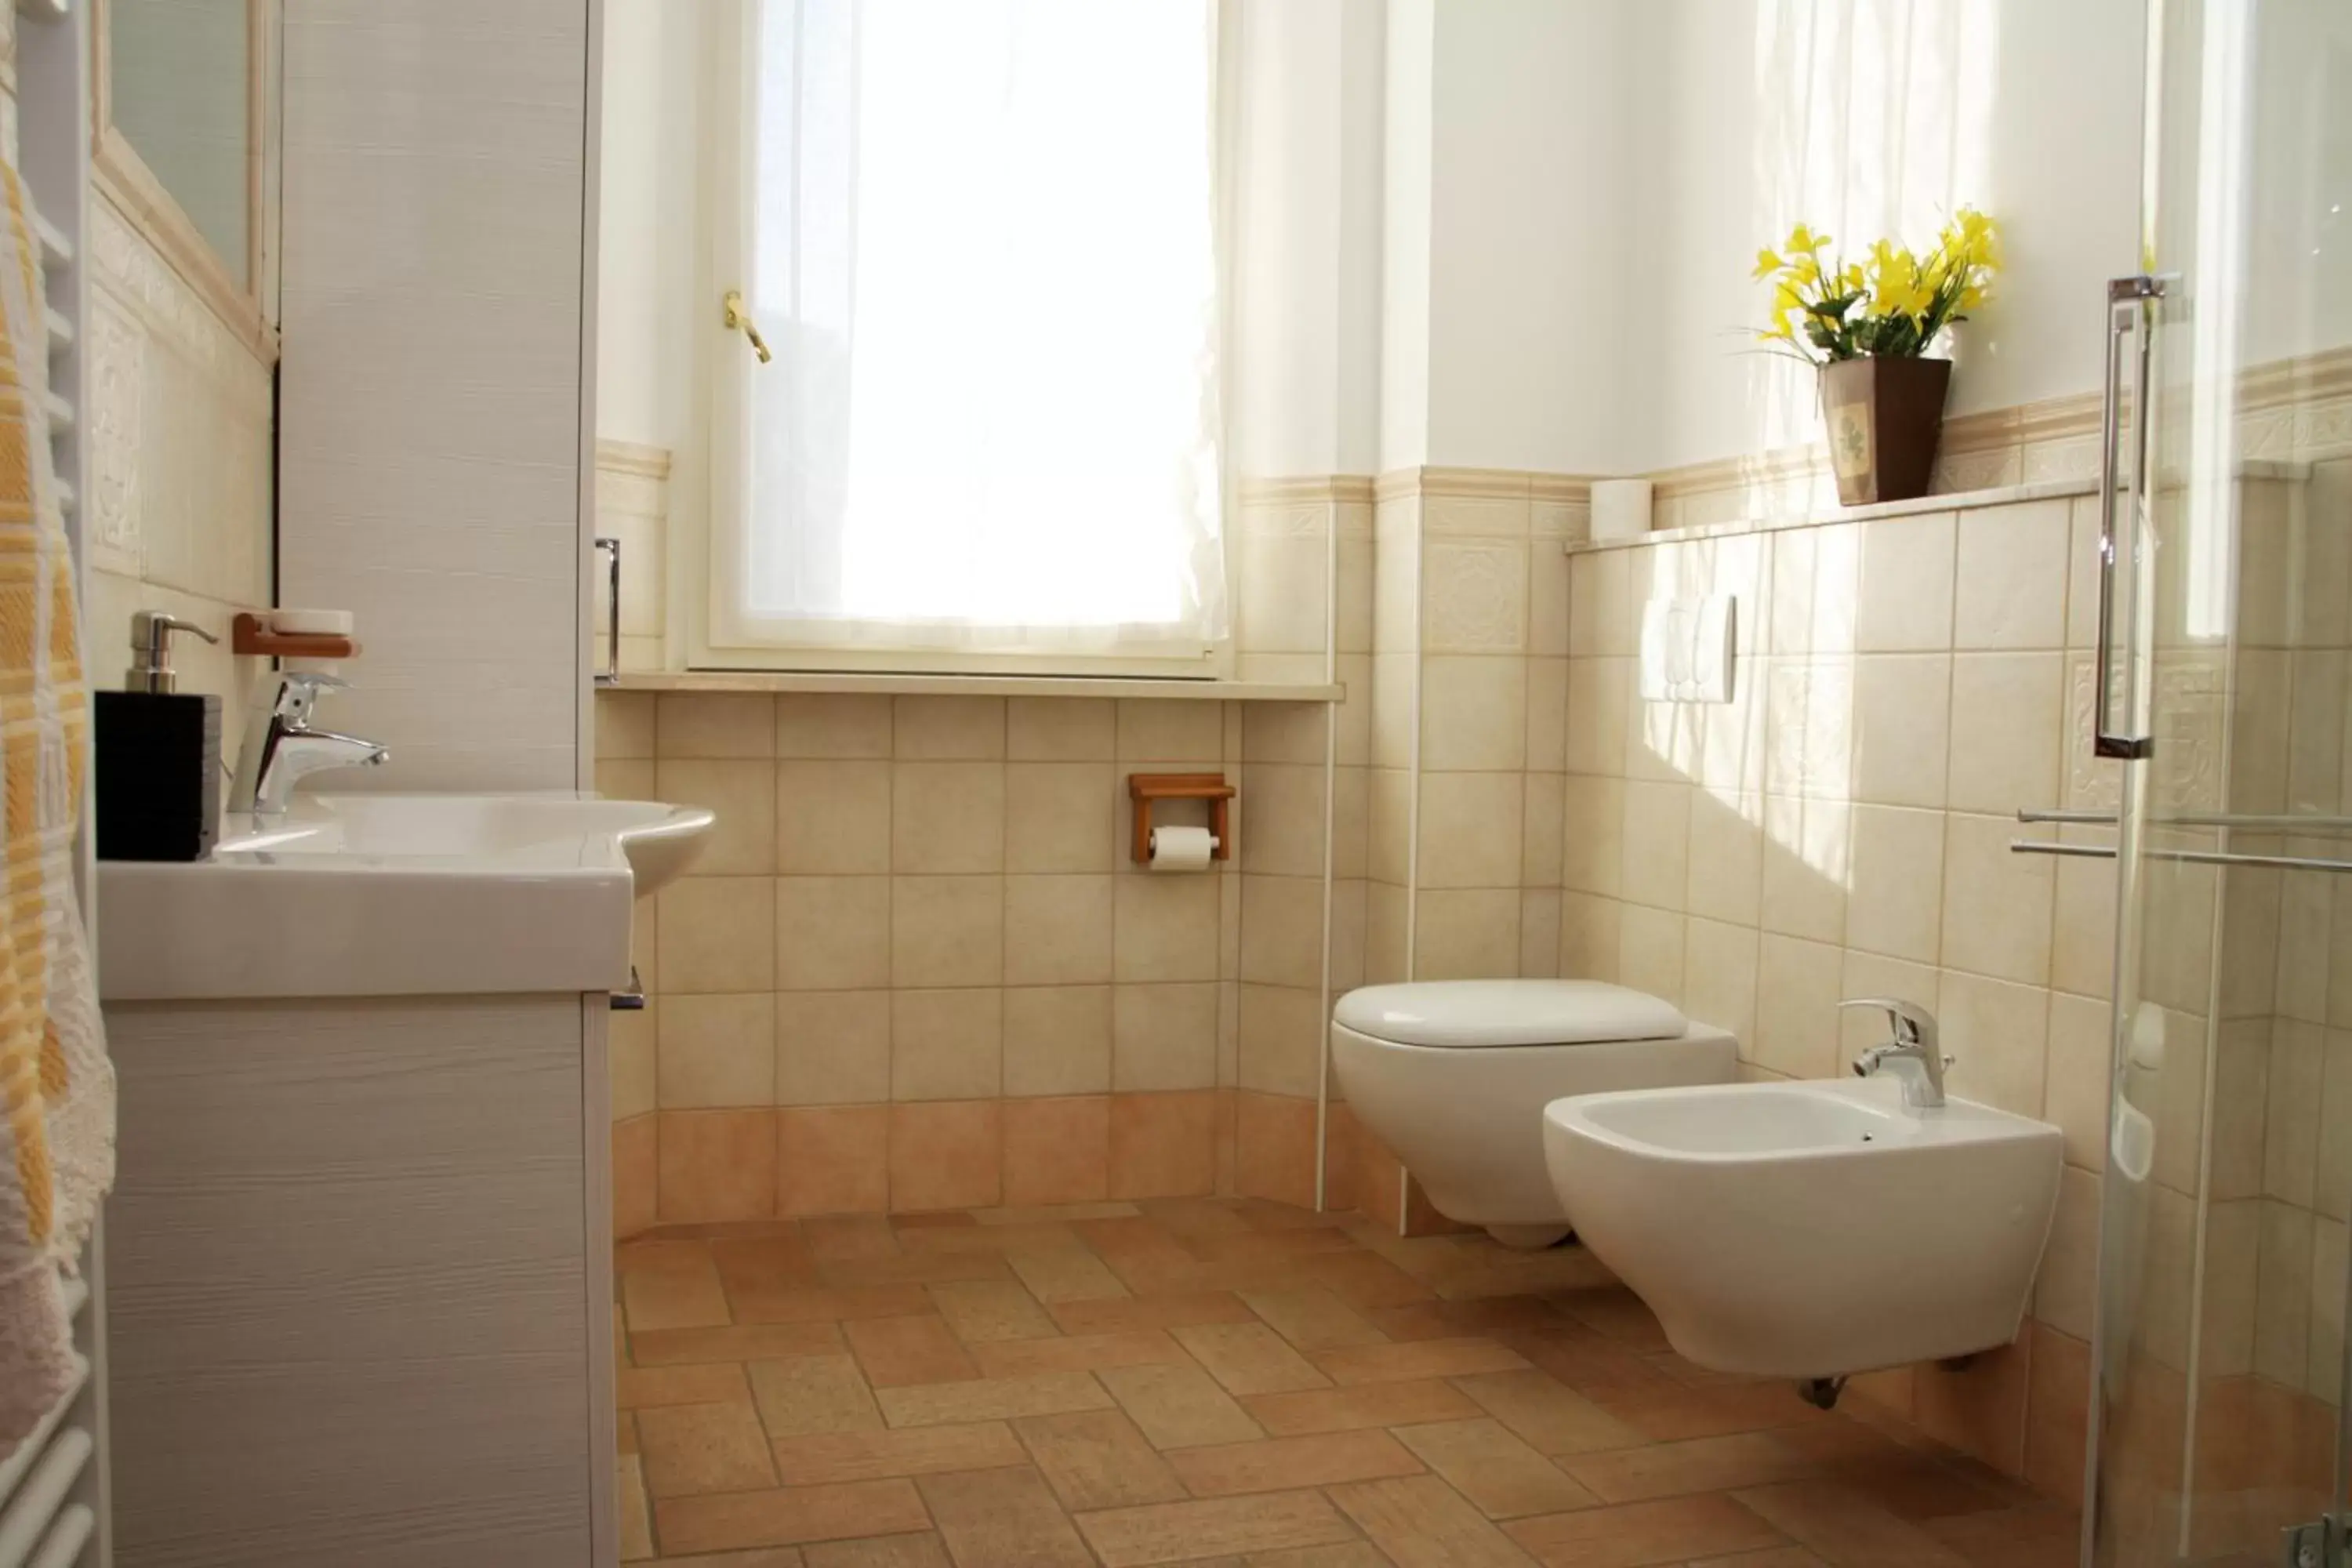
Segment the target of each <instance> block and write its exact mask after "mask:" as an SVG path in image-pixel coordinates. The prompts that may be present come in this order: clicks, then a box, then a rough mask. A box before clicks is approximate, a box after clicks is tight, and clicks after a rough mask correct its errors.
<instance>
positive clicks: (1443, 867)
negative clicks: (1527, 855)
mask: <svg viewBox="0 0 2352 1568" xmlns="http://www.w3.org/2000/svg"><path fill="white" fill-rule="evenodd" d="M1525 806H1526V796H1525V793H1524V784H1523V779H1522V775H1520V774H1518V773H1438V772H1434V771H1431V772H1424V773H1423V774H1422V775H1421V860H1420V864H1419V868H1418V870H1417V873H1416V875H1417V876H1418V877H1419V879H1420V882H1421V885H1422V886H1423V888H1516V887H1517V886H1518V883H1519V860H1520V849H1521V837H1520V833H1521V826H1522V824H1523V822H1524V817H1525Z"/></svg>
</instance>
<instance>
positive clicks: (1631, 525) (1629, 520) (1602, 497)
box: [1592, 479, 1651, 539]
mask: <svg viewBox="0 0 2352 1568" xmlns="http://www.w3.org/2000/svg"><path fill="white" fill-rule="evenodd" d="M1650 500H1651V496H1650V481H1649V480H1647V479H1595V480H1593V481H1592V537H1593V538H1595V539H1638V538H1640V537H1641V536H1642V535H1643V534H1644V533H1647V532H1649V531H1650Z"/></svg>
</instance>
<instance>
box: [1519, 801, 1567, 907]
mask: <svg viewBox="0 0 2352 1568" xmlns="http://www.w3.org/2000/svg"><path fill="white" fill-rule="evenodd" d="M1519 821H1520V827H1519V885H1520V886H1521V887H1523V888H1557V887H1559V885H1560V883H1559V876H1560V858H1561V842H1560V836H1561V834H1562V833H1564V832H1566V831H1567V827H1568V780H1567V777H1566V775H1564V774H1561V773H1529V774H1528V775H1527V799H1526V806H1525V809H1524V810H1523V811H1522V812H1521V814H1520V818H1519Z"/></svg>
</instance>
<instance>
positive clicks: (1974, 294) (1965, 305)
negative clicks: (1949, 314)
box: [1960, 288, 1985, 310]
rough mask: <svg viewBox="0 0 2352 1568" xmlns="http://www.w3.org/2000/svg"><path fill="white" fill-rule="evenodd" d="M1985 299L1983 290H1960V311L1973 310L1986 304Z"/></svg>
mask: <svg viewBox="0 0 2352 1568" xmlns="http://www.w3.org/2000/svg"><path fill="white" fill-rule="evenodd" d="M1984 298H1985V293H1984V290H1983V289H1977V288H1968V289H1961V290H1960V309H1961V310H1975V309H1976V308H1977V307H1978V306H1979V305H1981V304H1983V303H1984Z"/></svg>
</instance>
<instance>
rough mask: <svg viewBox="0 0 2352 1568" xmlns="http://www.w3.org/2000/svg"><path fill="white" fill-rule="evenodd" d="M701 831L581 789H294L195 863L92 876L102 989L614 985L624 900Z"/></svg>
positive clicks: (620, 969)
mask: <svg viewBox="0 0 2352 1568" xmlns="http://www.w3.org/2000/svg"><path fill="white" fill-rule="evenodd" d="M711 821H712V816H711V814H710V812H709V810H707V809H705V808H703V807H700V806H674V805H664V804H662V803H660V802H658V801H624V800H599V799H596V798H594V797H593V796H586V795H358V794H352V795H297V796H296V797H295V798H294V802H293V805H292V807H291V809H290V810H289V811H288V813H287V814H286V816H283V817H281V818H278V819H275V820H268V821H265V820H263V819H260V818H257V817H253V816H230V817H229V818H228V819H227V821H226V824H225V825H224V828H223V832H222V835H221V838H220V842H219V845H218V847H216V848H215V851H214V854H213V858H211V859H210V860H205V861H199V862H196V863H194V864H164V863H156V862H146V861H130V860H107V861H101V862H100V866H99V901H100V918H99V922H98V928H99V986H100V996H101V997H102V999H104V1000H105V1001H108V1002H131V1001H160V1000H166V999H182V998H191V999H193V998H208V997H210V998H228V997H270V996H394V995H457V994H479V993H485V992H490V993H506V994H529V993H538V994H544V993H548V992H563V991H604V990H618V989H621V988H623V987H624V986H625V985H627V984H628V982H629V917H630V906H631V902H632V900H633V898H634V896H635V894H636V893H639V892H643V891H648V890H650V889H653V888H656V887H659V886H660V885H661V884H662V883H664V882H666V881H667V880H669V879H671V878H672V877H675V876H677V874H678V872H680V871H681V870H683V869H684V868H686V866H687V865H688V862H690V861H691V860H692V859H693V858H694V856H695V855H696V853H697V852H698V850H699V848H700V847H701V843H702V839H703V836H704V835H705V834H707V833H708V831H709V827H710V825H711Z"/></svg>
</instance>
